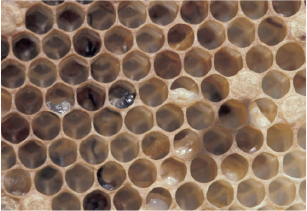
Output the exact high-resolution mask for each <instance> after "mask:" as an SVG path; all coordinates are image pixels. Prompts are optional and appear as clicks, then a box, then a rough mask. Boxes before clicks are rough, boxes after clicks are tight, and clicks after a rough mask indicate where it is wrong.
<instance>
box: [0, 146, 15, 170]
mask: <svg viewBox="0 0 307 211" xmlns="http://www.w3.org/2000/svg"><path fill="white" fill-rule="evenodd" d="M15 164H16V154H15V152H14V149H13V147H11V146H10V145H8V144H6V143H5V142H4V141H2V142H1V170H8V169H10V168H12V167H13V166H14V165H15Z"/></svg>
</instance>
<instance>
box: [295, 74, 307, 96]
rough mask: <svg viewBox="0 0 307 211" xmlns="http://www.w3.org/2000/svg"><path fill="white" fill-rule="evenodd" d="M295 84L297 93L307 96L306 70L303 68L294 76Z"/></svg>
mask: <svg viewBox="0 0 307 211" xmlns="http://www.w3.org/2000/svg"><path fill="white" fill-rule="evenodd" d="M293 86H294V89H295V91H296V93H298V94H301V95H303V96H306V70H305V69H304V70H301V71H298V72H297V73H296V75H295V76H294V78H293Z"/></svg>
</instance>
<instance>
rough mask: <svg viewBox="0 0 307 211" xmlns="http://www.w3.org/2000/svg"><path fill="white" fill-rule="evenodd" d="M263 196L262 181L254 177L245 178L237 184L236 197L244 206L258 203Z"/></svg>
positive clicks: (253, 205) (252, 205)
mask: <svg viewBox="0 0 307 211" xmlns="http://www.w3.org/2000/svg"><path fill="white" fill-rule="evenodd" d="M264 197H265V189H264V186H263V184H262V183H260V182H258V181H257V180H254V179H247V180H245V181H243V182H241V183H240V184H239V185H238V190H237V198H238V200H239V202H240V203H241V204H243V205H244V206H246V207H255V206H257V205H259V204H260V203H261V202H262V201H263V199H264Z"/></svg>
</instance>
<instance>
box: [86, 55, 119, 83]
mask: <svg viewBox="0 0 307 211" xmlns="http://www.w3.org/2000/svg"><path fill="white" fill-rule="evenodd" d="M119 70H120V65H119V60H118V59H117V58H115V57H113V56H111V55H110V54H107V53H104V54H101V55H99V56H97V57H96V58H95V60H94V62H93V63H92V64H91V75H92V77H93V78H94V79H95V80H96V81H99V82H101V83H110V82H112V81H114V80H115V79H116V78H117V76H118V73H119Z"/></svg>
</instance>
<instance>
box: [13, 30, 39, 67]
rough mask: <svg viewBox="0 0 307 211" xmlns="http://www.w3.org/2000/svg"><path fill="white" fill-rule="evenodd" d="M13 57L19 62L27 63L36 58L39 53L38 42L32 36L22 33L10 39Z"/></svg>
mask: <svg viewBox="0 0 307 211" xmlns="http://www.w3.org/2000/svg"><path fill="white" fill-rule="evenodd" d="M12 39H13V40H12V48H13V53H14V55H15V56H16V57H17V58H18V59H20V60H21V61H29V60H32V59H34V58H35V57H37V55H38V54H39V52H40V41H39V39H38V38H37V37H36V36H34V35H33V34H30V33H27V32H23V33H19V34H17V35H15V36H14V37H13V38H12Z"/></svg>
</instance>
